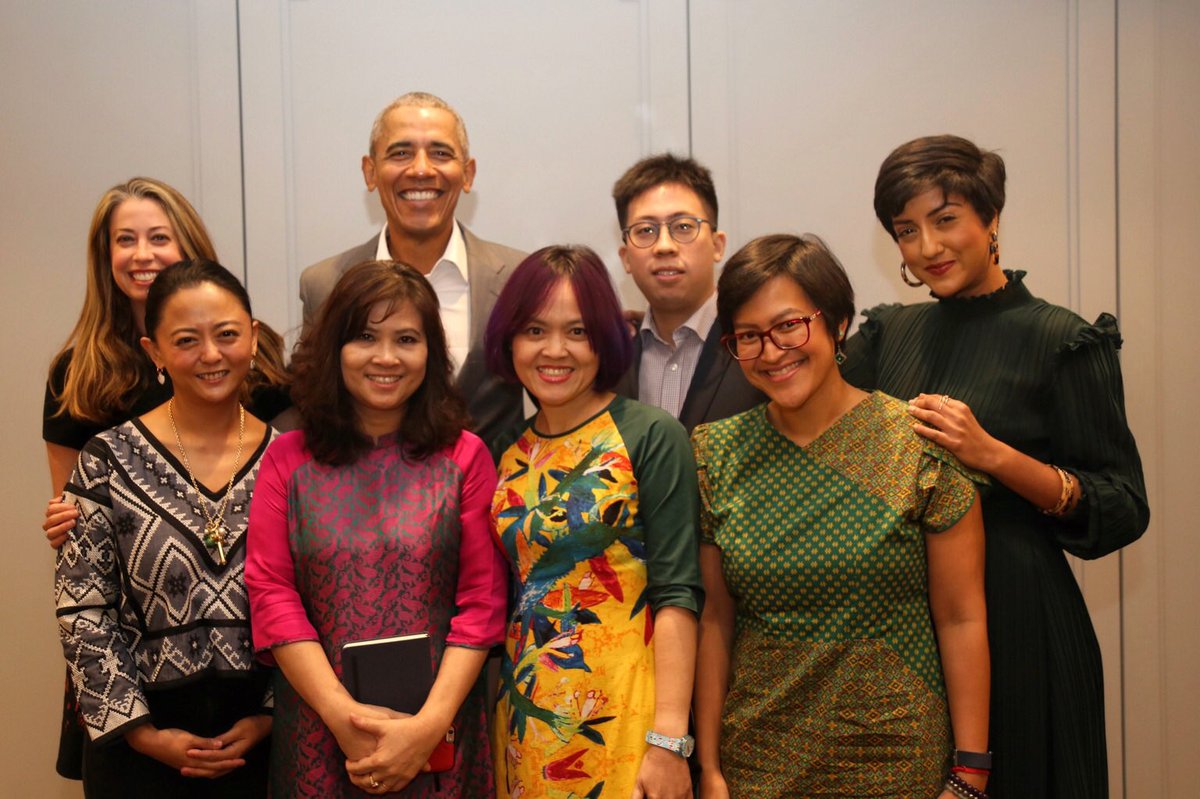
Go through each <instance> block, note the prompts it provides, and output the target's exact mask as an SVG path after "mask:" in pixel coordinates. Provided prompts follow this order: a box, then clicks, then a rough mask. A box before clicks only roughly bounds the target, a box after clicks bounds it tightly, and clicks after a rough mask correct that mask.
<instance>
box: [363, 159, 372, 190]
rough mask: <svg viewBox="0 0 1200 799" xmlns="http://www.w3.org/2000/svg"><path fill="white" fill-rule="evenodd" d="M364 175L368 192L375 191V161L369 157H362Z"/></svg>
mask: <svg viewBox="0 0 1200 799" xmlns="http://www.w3.org/2000/svg"><path fill="white" fill-rule="evenodd" d="M362 173H363V181H364V182H366V184H367V191H375V160H374V159H373V158H371V156H369V155H364V156H363V157H362Z"/></svg>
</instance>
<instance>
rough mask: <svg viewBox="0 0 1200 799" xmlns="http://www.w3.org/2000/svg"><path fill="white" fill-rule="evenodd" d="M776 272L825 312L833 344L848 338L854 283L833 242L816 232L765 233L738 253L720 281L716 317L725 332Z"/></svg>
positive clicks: (852, 311)
mask: <svg viewBox="0 0 1200 799" xmlns="http://www.w3.org/2000/svg"><path fill="white" fill-rule="evenodd" d="M776 277H787V278H790V279H791V280H793V281H795V283H796V285H798V286H799V287H800V288H801V289H803V290H804V293H805V294H807V295H808V298H809V299H810V300H812V301H813V304H814V305H816V306H817V309H818V310H820V311H821V316H822V317H823V318H824V320H825V327H826V329H827V330H828V331H829V336H830V338H832V339H833V342H834V344H840V343H842V342H843V341H845V339H846V332H847V331H848V330H849V327H850V320H852V319H853V318H854V287H853V286H851V285H850V278H849V277H848V276H847V275H846V270H845V269H843V268H842V265H841V263H840V262H839V261H838V259H837V258H836V257H835V256H834V254H833V253H832V252H831V251H830V250H829V247H827V246H826V245H825V242H823V241H822V240H821V239H820V238H819V237H817V236H814V235H813V234H811V233H805V234H804V235H803V236H792V235H787V234H782V233H779V234H775V235H771V236H761V237H760V238H757V239H754V240H753V241H751V242H750V243H749V244H747V245H746V246H744V247H742V248H741V249H740V250H738V251H737V252H736V253H734V255H733V257H732V258H730V259H729V261H728V263H726V264H725V269H724V270H723V271H722V272H721V278H720V280H718V281H717V318H718V320H719V321H720V323H721V329H722V330H723V331H724V332H725V333H732V332H733V317H734V315H735V314H736V313H737V312H738V309H739V308H741V307H742V306H743V305H745V304H746V302H748V301H749V299H750V298H751V297H752V296H754V294H755V292H757V291H758V290H759V289H760V288H762V287H763V285H765V284H766V283H767V282H768V281H770V280H772V279H773V278H776Z"/></svg>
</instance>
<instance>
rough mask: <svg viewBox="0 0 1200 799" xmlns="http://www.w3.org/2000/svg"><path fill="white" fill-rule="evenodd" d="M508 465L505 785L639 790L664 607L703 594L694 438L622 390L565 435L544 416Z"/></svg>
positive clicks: (516, 790) (499, 523)
mask: <svg viewBox="0 0 1200 799" xmlns="http://www.w3.org/2000/svg"><path fill="white" fill-rule="evenodd" d="M499 468H500V484H499V486H497V488H496V496H495V501H494V503H493V509H492V512H493V514H494V516H495V519H496V527H497V533H498V534H499V536H500V541H501V542H502V543H503V546H504V550H505V552H506V553H507V554H508V557H509V559H510V561H511V563H512V568H513V596H514V599H513V606H512V607H513V613H512V617H511V619H510V621H509V628H508V640H507V641H506V643H505V657H504V661H503V665H502V667H501V679H500V691H499V706H498V708H497V712H496V720H495V727H494V730H493V747H494V750H495V751H494V756H495V758H496V790H497V794H498V795H500V796H502V797H512V798H513V799H516V798H517V797H523V799H532V797H548V798H549V799H574V798H575V797H579V798H580V799H582V798H583V797H587V799H598V798H599V797H618V798H619V799H627V798H628V797H629V796H630V794H631V793H632V791H633V787H634V782H635V780H636V777H637V772H638V769H639V767H640V766H641V761H642V755H643V754H645V751H646V743H645V736H646V732H647V731H648V730H650V729H652V727H653V724H654V699H655V684H654V683H655V674H654V637H653V634H654V621H653V619H654V615H653V614H654V612H655V611H656V610H658V609H659V608H662V607H666V606H678V607H684V608H688V609H689V610H691V611H693V612H695V613H697V614H699V612H700V609H701V603H702V601H703V588H702V584H701V581H700V568H699V552H698V542H697V536H696V516H697V512H698V500H697V495H696V472H695V465H694V462H693V460H692V453H691V449H690V447H689V446H688V441H687V435H686V433H685V432H684V430H683V427H682V426H681V425H680V424H679V422H678V421H676V420H675V419H674V418H672V417H671V416H670V415H668V414H667V413H666V412H664V411H662V410H659V409H658V408H653V407H650V406H648V405H642V404H640V403H637V402H634V401H633V400H629V399H625V398H624V397H617V398H616V399H614V400H613V401H612V403H610V404H609V406H608V407H607V408H606V409H605V410H603V411H601V412H600V413H599V414H598V415H596V416H594V417H593V418H591V419H589V420H588V421H586V422H584V423H583V424H582V425H580V426H579V427H577V428H575V429H574V430H571V431H568V432H566V433H563V434H561V435H557V436H548V435H543V434H541V433H539V432H538V431H537V430H536V429H535V428H534V427H533V424H532V421H531V422H530V423H528V424H527V426H526V427H525V428H524V429H523V430H522V431H521V433H520V435H519V437H518V438H517V440H516V442H515V443H513V444H512V445H511V446H510V447H508V449H507V450H506V451H505V452H504V454H503V456H502V457H501V459H500V467H499Z"/></svg>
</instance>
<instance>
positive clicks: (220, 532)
mask: <svg viewBox="0 0 1200 799" xmlns="http://www.w3.org/2000/svg"><path fill="white" fill-rule="evenodd" d="M167 418H168V419H170V421H171V432H172V433H174V434H175V446H177V447H179V454H180V455H181V456H183V468H184V469H186V470H187V474H188V477H189V478H191V480H192V488H194V489H196V499H198V500H199V501H200V510H201V512H202V513H203V514H204V522H205V524H204V545H205V546H206V547H208V548H209V549H213V548H215V549H216V550H217V562H218V563H220V564H221V565H222V566H224V565H225V544H227V543H228V538H227V537H226V535H225V509H226V508H228V507H229V495H230V494H232V493H233V481H234V479H235V478H236V477H237V473H238V467H239V466H240V465H241V463H242V442H243V440H244V438H245V435H246V409H245V408H243V407H242V404H241V403H240V402H239V403H238V442H237V453H236V454H235V455H234V456H233V473H232V474H231V475H229V485H227V486H226V487H225V496H223V497H221V502H220V504H218V505H217V508H216V515H213V514H212V513H210V512H209V510H208V503H207V502H206V501H205V499H204V495H203V494H202V493H200V483H198V482H197V481H196V475H194V474H192V465H191V464H190V463H189V462H188V456H187V450H185V449H184V448H183V440H182V439H180V438H179V428H178V427H176V426H175V398H174V397H171V400H170V402H168V403H167Z"/></svg>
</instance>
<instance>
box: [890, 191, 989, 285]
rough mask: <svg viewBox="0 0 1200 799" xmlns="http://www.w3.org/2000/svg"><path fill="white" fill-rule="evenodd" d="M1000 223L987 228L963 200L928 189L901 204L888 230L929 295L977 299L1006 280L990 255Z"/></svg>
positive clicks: (905, 260)
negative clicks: (931, 293) (891, 232)
mask: <svg viewBox="0 0 1200 799" xmlns="http://www.w3.org/2000/svg"><path fill="white" fill-rule="evenodd" d="M998 221H999V220H998V219H997V220H993V221H992V224H991V225H990V226H989V225H985V224H984V223H983V221H982V220H981V219H980V218H979V214H977V213H976V212H975V209H974V208H972V207H971V205H970V203H968V202H967V201H966V200H965V199H964V198H963V197H961V196H959V195H957V194H950V195H946V194H945V193H944V192H943V191H942V190H941V189H938V188H932V189H929V190H927V191H924V192H921V193H920V194H918V195H916V196H914V197H913V198H912V199H911V200H909V201H908V202H907V203H906V204H905V206H904V210H903V211H901V212H900V213H899V214H898V215H897V216H896V217H895V218H894V219H893V220H892V230H893V231H894V232H895V234H896V244H897V245H898V246H899V247H900V255H901V256H902V257H903V259H904V262H905V263H906V264H908V268H909V270H910V271H911V272H912V273H913V275H914V276H915V277H916V278H917V279H918V280H920V281H921V282H923V283H924V284H925V285H926V286H928V287H929V289H930V291H932V292H933V293H934V294H936V295H937V296H939V297H976V296H980V295H983V294H990V293H991V292H993V291H995V290H997V289H999V288H1000V287H1002V286H1003V285H1004V283H1005V281H1006V278H1005V277H1004V272H1003V271H1001V269H1000V267H999V266H998V265H997V264H995V263H994V261H993V259H992V255H991V253H990V252H989V251H988V245H989V244H990V243H991V232H992V230H994V229H995V226H996V224H997V223H998Z"/></svg>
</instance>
